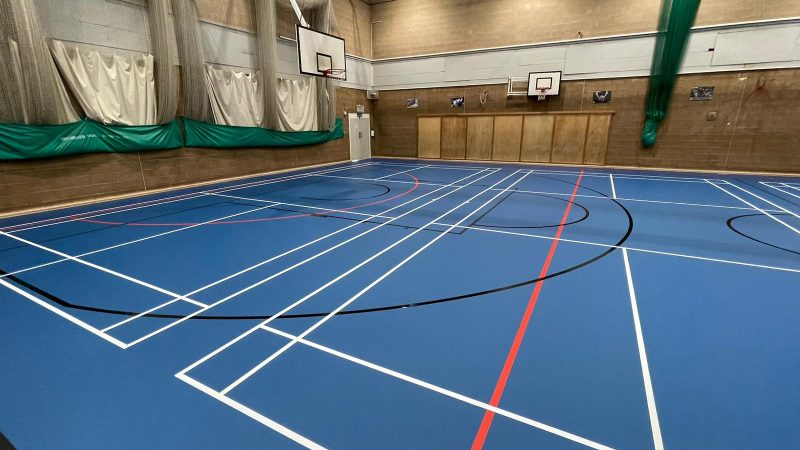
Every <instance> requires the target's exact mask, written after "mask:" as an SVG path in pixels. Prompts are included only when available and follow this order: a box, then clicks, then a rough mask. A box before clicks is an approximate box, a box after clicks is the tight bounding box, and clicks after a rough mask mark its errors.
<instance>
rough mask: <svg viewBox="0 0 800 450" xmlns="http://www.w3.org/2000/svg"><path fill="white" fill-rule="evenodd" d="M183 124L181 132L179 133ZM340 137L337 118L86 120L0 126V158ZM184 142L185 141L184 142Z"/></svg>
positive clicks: (298, 142) (304, 141) (308, 141)
mask: <svg viewBox="0 0 800 450" xmlns="http://www.w3.org/2000/svg"><path fill="white" fill-rule="evenodd" d="M181 122H183V133H181ZM343 137H344V127H343V125H342V119H341V117H339V118H337V119H336V124H335V126H334V127H333V129H332V130H330V131H297V132H289V131H274V130H267V129H264V128H251V127H230V126H225V125H214V124H210V123H205V122H197V121H195V120H191V119H182V120H177V119H176V120H173V121H172V122H170V123H168V124H164V125H148V126H109V125H103V124H101V123H99V122H94V121H91V120H81V121H80V122H75V123H69V124H65V125H25V124H6V123H0V160H12V159H38V158H53V157H57V156H66V155H76V154H80V153H103V152H108V153H112V152H119V153H122V152H137V151H145V150H168V149H175V148H180V147H184V146H186V147H207V148H237V147H298V146H304V145H314V144H321V143H323V142H327V141H331V140H334V139H342V138H343ZM184 138H185V139H184Z"/></svg>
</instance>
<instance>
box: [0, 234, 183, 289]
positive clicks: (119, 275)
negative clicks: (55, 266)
mask: <svg viewBox="0 0 800 450" xmlns="http://www.w3.org/2000/svg"><path fill="white" fill-rule="evenodd" d="M0 236H5V237H8V238H11V239H14V240H16V241H20V242H22V243H25V244H28V245H30V246H33V247H36V248H38V249H41V250H44V251H46V252H50V253H53V254H55V255H58V256H61V257H62V258H66V259H69V260H71V261H75V262H76V263H78V264H83V265H84V266H88V267H91V268H93V269H97V270H99V271H101V272H105V273H107V274H110V275H113V276H115V277H117V278H122V279H123V280H127V281H130V282H132V283H134V284H138V285H139V286H144V287H146V288H149V289H152V290H154V291H156V292H160V293H162V294H166V295H169V296H170V297H177V298H179V299H181V300H187V301H190V300H191V299H189V298H188V296H185V295H180V294H176V293H174V292H172V291H169V290H167V289H164V288H160V287H158V286H155V285H153V284H150V283H148V282H146V281H142V280H140V279H138V278H134V277H131V276H129V275H125V274H124V273H120V272H117V271H115V270H111V269H108V268H106V267H103V266H99V265H97V264H94V263H91V262H89V261H85V260H82V259H80V258H78V257H75V256H72V255H68V254H66V253H64V252H60V251H58V250H55V249H52V248H50V247H45V246H44V245H41V244H37V243H36V242H32V241H29V240H27V239H23V238H21V237H19V236H14V235H11V234H8V233H6V232H5V231H0Z"/></svg>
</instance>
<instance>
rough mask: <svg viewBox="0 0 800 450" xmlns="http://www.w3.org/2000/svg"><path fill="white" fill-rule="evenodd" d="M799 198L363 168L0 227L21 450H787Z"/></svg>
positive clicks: (776, 192) (798, 186)
mask: <svg viewBox="0 0 800 450" xmlns="http://www.w3.org/2000/svg"><path fill="white" fill-rule="evenodd" d="M799 235H800V179H797V178H795V179H792V178H785V177H784V178H781V177H763V176H744V175H719V174H690V173H676V172H651V171H648V172H643V171H640V172H636V171H623V170H608V169H604V168H591V169H590V168H586V169H580V168H574V167H557V168H554V167H540V166H531V165H519V166H515V165H508V164H504V165H499V164H498V165H494V164H489V163H486V164H482V163H470V162H466V163H464V162H462V163H458V162H428V161H413V160H381V159H371V160H367V161H361V162H357V163H346V164H340V165H336V166H327V167H321V168H314V169H309V170H302V171H296V172H291V173H283V174H276V175H271V176H262V177H254V178H249V179H245V180H238V181H235V182H228V183H222V184H216V185H210V186H203V187H198V188H193V189H186V190H182V191H172V192H168V193H161V194H157V195H148V196H143V197H137V198H134V199H126V200H119V201H112V202H106V203H101V204H93V205H88V206H81V207H74V208H69V209H61V210H57V211H51V212H47V213H41V214H33V215H27V216H23V217H15V218H10V219H5V220H2V221H0V269H2V273H0V357H2V363H3V364H2V370H0V431H1V432H2V433H3V434H4V435H5V436H6V437H7V438H8V439H9V440H10V441H11V442H13V443H14V444H15V445H16V446H17V447H18V448H19V449H26V450H27V449H52V448H58V449H71V448H74V449H111V448H114V449H142V448H158V449H178V448H181V449H183V448H198V449H199V448H206V449H250V448H252V449H264V448H269V449H283V448H300V447H302V446H306V447H310V448H320V447H326V448H336V449H467V448H470V447H471V448H473V449H478V448H486V449H573V448H585V447H590V448H619V449H636V450H639V449H650V448H669V449H726V450H729V449H790V448H797V446H798V442H800V425H798V424H800V351H799V350H798V349H800V326H798V318H800V295H798V291H800V236H799Z"/></svg>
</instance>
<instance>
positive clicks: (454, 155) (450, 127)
mask: <svg viewBox="0 0 800 450" xmlns="http://www.w3.org/2000/svg"><path fill="white" fill-rule="evenodd" d="M466 153H467V118H466V117H464V116H450V117H442V158H443V159H445V158H446V159H464V158H466Z"/></svg>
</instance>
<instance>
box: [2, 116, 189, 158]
mask: <svg viewBox="0 0 800 450" xmlns="http://www.w3.org/2000/svg"><path fill="white" fill-rule="evenodd" d="M182 146H183V137H182V136H181V128H180V123H179V122H178V121H177V120H173V121H172V122H170V123H168V124H164V125H152V126H135V127H134V126H109V125H103V124H102V123H99V122H94V121H91V120H81V121H80V122H75V123H68V124H65V125H25V124H6V123H0V160H9V159H37V158H52V157H56V156H66V155H76V154H79V153H102V152H136V151H140V150H163V149H173V148H180V147H182Z"/></svg>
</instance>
